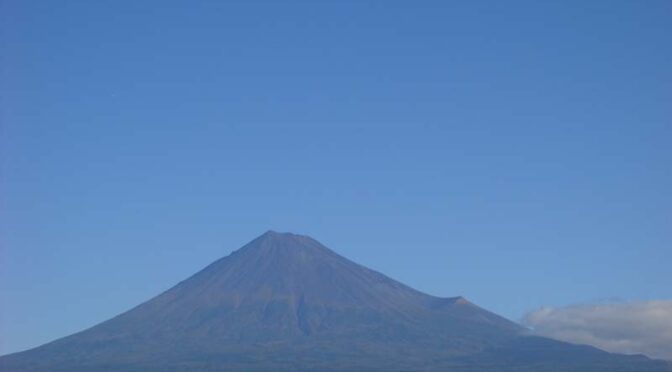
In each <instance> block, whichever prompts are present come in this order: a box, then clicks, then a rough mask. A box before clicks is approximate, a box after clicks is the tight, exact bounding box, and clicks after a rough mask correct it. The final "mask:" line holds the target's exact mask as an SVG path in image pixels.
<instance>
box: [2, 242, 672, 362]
mask: <svg viewBox="0 0 672 372" xmlns="http://www.w3.org/2000/svg"><path fill="white" fill-rule="evenodd" d="M452 369H454V370H459V371H671V370H672V368H671V366H670V365H669V364H668V363H666V362H662V361H654V360H651V359H648V358H646V357H643V356H625V355H617V354H610V353H607V352H604V351H601V350H598V349H595V348H592V347H588V346H579V345H572V344H567V343H563V342H558V341H553V340H550V339H545V338H541V337H534V336H530V335H527V334H526V330H525V329H524V328H522V327H521V326H519V325H518V324H516V323H513V322H511V321H509V320H507V319H504V318H502V317H500V316H498V315H496V314H493V313H491V312H488V311H486V310H483V309H481V308H479V307H478V306H476V305H474V304H472V303H470V302H469V301H467V300H466V299H464V298H462V297H452V298H439V297H434V296H430V295H427V294H424V293H422V292H419V291H417V290H414V289H412V288H410V287H408V286H406V285H404V284H401V283H399V282H397V281H395V280H392V279H390V278H388V277H386V276H385V275H383V274H380V273H378V272H376V271H373V270H370V269H367V268H366V267H363V266H361V265H358V264H356V263H354V262H352V261H349V260H348V259H346V258H344V257H342V256H339V255H338V254H336V253H334V252H333V251H331V250H329V249H328V248H326V247H324V246H323V245H322V244H320V243H318V242H317V241H315V240H313V239H311V238H309V237H306V236H301V235H294V234H288V233H282V234H281V233H276V232H272V231H269V232H267V233H265V234H263V235H262V236H260V237H258V238H256V239H255V240H253V241H252V242H250V243H249V244H247V245H245V246H244V247H243V248H241V249H239V250H237V251H235V252H233V253H232V254H231V255H229V256H227V257H224V258H222V259H219V260H218V261H215V262H214V263H212V264H211V265H209V266H208V267H206V268H205V269H203V270H202V271H200V272H198V273H196V274H195V275H193V276H192V277H190V278H188V279H187V280H185V281H183V282H181V283H179V284H178V285H176V286H175V287H173V288H171V289H169V290H168V291H166V292H164V293H162V294H160V295H158V296H156V297H154V298H153V299H151V300H149V301H147V302H145V303H143V304H141V305H139V306H137V307H135V308H134V309H131V310H130V311H128V312H126V313H123V314H121V315H119V316H117V317H115V318H112V319H110V320H108V321H105V322H103V323H101V324H99V325H96V326H94V327H92V328H90V329H87V330H85V331H83V332H80V333H77V334H74V335H71V336H68V337H65V338H62V339H59V340H56V341H54V342H51V343H48V344H46V345H43V346H40V347H38V348H35V349H32V350H28V351H25V352H21V353H16V354H11V355H7V356H4V357H1V358H0V371H3V372H28V371H30V372H42V371H50V372H59V371H63V372H65V371H74V372H79V371H87V372H92V371H93V372H96V371H110V372H117V371H119V372H121V371H129V372H130V371H168V372H169V371H332V370H333V371H336V370H339V371H445V370H452Z"/></svg>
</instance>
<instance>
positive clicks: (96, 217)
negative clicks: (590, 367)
mask: <svg viewBox="0 0 672 372" xmlns="http://www.w3.org/2000/svg"><path fill="white" fill-rule="evenodd" d="M671 16H672V3H670V2H669V1H653V0H652V1H647V2H640V1H634V0H633V1H563V2H555V3H553V4H548V3H540V2H537V1H512V2H500V1H478V2H471V1H470V2H444V1H427V2H410V1H405V2H402V1H398V2H395V1H322V2H314V1H302V2H298V1H287V2H275V1H267V2H263V1H239V2H238V1H229V2H220V1H195V2H194V1H191V2H187V1H185V2H177V1H143V2H132V1H113V2H106V3H103V2H90V1H65V2H53V1H23V0H22V1H18V0H4V1H1V2H0V24H1V26H0V27H2V34H1V36H0V37H1V42H2V45H3V46H2V51H1V52H0V58H1V59H0V64H1V66H0V68H1V74H2V75H1V80H2V81H3V83H2V84H1V85H0V93H1V97H0V98H1V100H0V115H1V116H0V120H1V127H0V136H1V137H0V157H1V158H0V161H1V167H2V168H1V174H0V176H1V177H2V178H1V186H0V187H1V188H0V203H1V204H0V208H1V210H0V303H1V305H0V334H1V335H2V337H0V354H4V353H8V352H12V351H18V350H22V349H26V348H29V347H33V346H36V345H38V344H41V343H44V342H46V341H50V340H53V339H55V338H57V337H61V336H65V335H67V334H69V333H72V332H75V331H78V330H81V329H83V328H86V327H89V326H91V325H94V324H96V323H97V322H100V321H102V320H105V319H107V318H109V317H111V316H114V315H116V314H118V313H120V312H122V311H124V310H127V309H129V308H130V307H132V306H135V305H137V304H138V303H140V302H142V301H144V300H146V299H148V298H150V297H151V296H153V295H156V294H158V293H159V292H161V291H163V290H165V289H167V288H169V287H170V286H172V285H174V284H175V283H177V282H178V281H180V280H182V279H184V278H185V277H187V276H189V275H191V274H192V273H194V272H195V271H197V270H199V269H201V268H202V267H203V266H205V265H207V264H208V263H210V262H211V261H213V260H215V259H217V258H219V257H221V256H224V255H226V254H228V253H229V252H231V251H232V250H234V249H237V248H239V247H240V246H242V245H243V244H245V243H246V242H247V241H249V240H251V239H253V238H254V237H256V236H257V235H259V234H261V233H263V232H264V231H266V230H268V229H273V230H277V231H292V232H296V233H302V234H307V235H310V236H313V237H315V238H316V239H318V240H320V241H321V242H323V243H324V244H326V245H327V246H329V247H331V248H333V249H334V250H336V251H338V252H339V253H341V254H343V255H345V256H346V257H348V258H351V259H353V260H355V261H357V262H359V263H362V264H364V265H366V266H369V267H372V268H374V269H377V270H380V271H382V272H384V273H385V274H388V275H389V276H392V277H393V278H396V279H398V280H401V281H403V282H405V283H407V284H409V285H411V286H413V287H415V288H418V289H420V290H423V291H425V292H428V293H431V294H434V295H440V296H455V295H464V296H466V297H467V298H469V299H470V300H472V301H473V302H475V303H477V304H479V305H481V306H483V307H485V308H487V309H490V310H492V311H495V312H497V313H499V314H502V315H504V316H507V317H509V318H511V319H514V320H519V319H521V317H522V316H523V315H524V314H525V313H527V312H528V311H531V310H533V309H536V308H538V307H540V306H544V305H546V306H565V305H570V304H575V303H584V302H596V301H597V302H599V301H604V300H613V299H620V300H633V301H640V300H641V301H645V300H669V299H672V285H670V283H672V270H670V262H672V249H671V245H672V228H671V227H672V226H671V225H672V193H670V190H672V166H671V164H672V146H671V145H670V143H671V142H672V138H671V137H672V121H671V119H672V115H671V114H672V105H670V101H671V99H672V69H670V66H672V46H671V44H670V42H669V40H670V36H672V22H670V19H671Z"/></svg>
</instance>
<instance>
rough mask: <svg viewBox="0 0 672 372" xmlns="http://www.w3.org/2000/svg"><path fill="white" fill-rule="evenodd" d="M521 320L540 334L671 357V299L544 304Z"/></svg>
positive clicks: (618, 350)
mask: <svg viewBox="0 0 672 372" xmlns="http://www.w3.org/2000/svg"><path fill="white" fill-rule="evenodd" d="M523 324H525V325H526V326H528V327H530V328H532V330H533V332H534V333H535V334H537V335H540V336H545V337H550V338H554V339H557V340H561V341H567V342H572V343H578V344H587V345H592V346H595V347H598V348H600V349H603V350H606V351H609V352H615V353H624V354H637V353H641V354H645V355H647V356H650V357H653V358H659V359H668V360H672V301H667V300H665V301H663V300H661V301H641V302H623V303H601V304H580V305H571V306H566V307H560V308H552V307H544V308H541V309H538V310H534V311H531V312H529V313H528V314H527V315H525V317H524V318H523Z"/></svg>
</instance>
